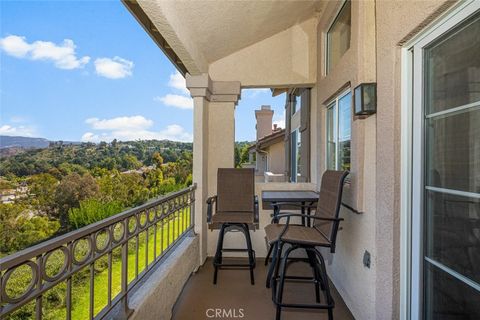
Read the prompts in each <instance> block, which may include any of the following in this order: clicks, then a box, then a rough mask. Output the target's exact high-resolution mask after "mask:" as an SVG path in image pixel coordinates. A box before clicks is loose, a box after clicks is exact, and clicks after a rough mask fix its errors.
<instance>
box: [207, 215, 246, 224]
mask: <svg viewBox="0 0 480 320" xmlns="http://www.w3.org/2000/svg"><path fill="white" fill-rule="evenodd" d="M212 223H246V224H252V223H254V221H253V213H252V212H217V213H215V214H214V215H213V216H212Z"/></svg>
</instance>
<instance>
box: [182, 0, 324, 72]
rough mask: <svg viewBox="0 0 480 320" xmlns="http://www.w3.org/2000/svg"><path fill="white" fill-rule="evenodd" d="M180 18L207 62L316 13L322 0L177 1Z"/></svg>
mask: <svg viewBox="0 0 480 320" xmlns="http://www.w3.org/2000/svg"><path fill="white" fill-rule="evenodd" d="M175 6H176V9H177V11H178V12H179V13H181V14H180V15H179V16H178V18H179V19H181V20H182V24H183V25H185V27H186V28H187V29H188V31H189V33H190V34H191V35H192V39H195V41H196V42H197V43H198V46H199V47H200V48H201V50H202V51H203V54H204V56H205V58H206V60H207V62H209V63H210V62H213V61H216V60H218V59H220V58H222V57H225V56H227V55H229V54H231V53H233V52H236V51H238V50H240V49H242V48H245V47H247V46H249V45H251V44H253V43H255V42H258V41H260V40H263V39H265V38H268V37H270V36H272V35H274V34H276V33H278V32H280V31H282V30H285V29H287V28H289V27H290V26H292V25H294V24H296V23H298V22H301V21H304V20H306V19H308V18H310V17H312V16H313V15H314V14H315V12H317V11H319V10H320V9H321V6H322V3H321V2H320V1H222V2H220V1H193V2H188V1H177V2H175Z"/></svg>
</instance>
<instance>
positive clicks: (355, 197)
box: [315, 1, 443, 319]
mask: <svg viewBox="0 0 480 320" xmlns="http://www.w3.org/2000/svg"><path fill="white" fill-rule="evenodd" d="M442 3H443V1H415V2H414V1H377V2H372V1H369V2H359V1H354V2H353V3H352V33H351V44H350V49H349V50H348V51H347V52H346V53H345V54H344V56H343V57H342V58H341V60H340V61H339V63H338V64H337V65H336V66H335V67H334V68H333V69H332V70H331V72H330V73H329V74H328V75H327V76H325V75H324V64H323V61H324V57H323V53H324V52H325V47H324V43H325V32H326V31H327V29H328V26H329V25H330V23H331V21H332V19H333V17H334V16H335V14H336V12H338V10H339V6H340V4H339V3H334V2H332V3H330V4H329V5H328V6H327V8H326V10H325V12H324V15H323V16H322V17H321V18H320V21H321V22H320V23H319V26H318V37H319V41H318V52H320V53H322V56H319V59H320V60H319V64H318V75H317V76H318V78H319V80H318V82H317V86H316V88H315V89H316V91H317V104H318V105H317V107H318V111H317V118H316V119H317V121H318V123H319V124H320V125H323V129H320V130H319V133H318V135H317V138H318V141H319V143H318V144H317V145H318V153H319V155H320V157H318V158H317V163H318V167H319V168H321V169H320V172H322V171H323V170H324V169H325V158H324V150H325V134H326V132H325V125H324V124H325V115H326V109H325V106H326V104H327V103H328V101H329V100H330V99H331V98H333V97H334V96H335V95H336V94H337V93H338V92H339V91H341V90H343V88H345V87H350V88H352V89H353V88H354V87H355V86H356V85H357V84H360V83H362V82H377V95H378V103H377V109H378V111H377V114H376V115H373V116H371V117H369V118H367V119H355V120H354V121H353V123H352V170H351V171H352V184H351V185H350V186H349V187H348V188H347V193H346V195H345V199H346V201H347V202H349V203H350V204H351V205H352V206H353V207H355V208H356V209H358V210H359V211H362V212H364V213H363V214H362V215H355V214H353V213H351V212H349V211H347V210H343V211H342V216H343V217H344V218H345V221H344V223H343V224H342V226H343V228H344V232H343V233H341V234H339V237H338V246H337V253H335V254H334V255H333V256H332V257H330V259H329V274H330V276H331V277H332V281H333V282H334V283H335V285H336V287H337V288H338V289H339V291H340V293H341V295H342V297H343V298H344V300H345V302H346V303H347V305H348V307H349V308H350V309H351V311H352V313H353V314H354V316H355V317H356V318H358V319H397V318H399V310H400V305H399V301H400V285H399V265H400V264H399V256H400V241H399V229H400V213H399V199H400V181H401V177H400V165H401V164H400V103H401V100H400V98H401V97H400V89H401V88H400V81H401V78H400V76H401V74H400V67H401V61H400V58H401V57H400V46H398V43H399V41H400V40H402V39H404V37H406V36H407V35H408V34H409V33H410V32H412V30H415V29H417V26H419V25H420V24H421V23H422V22H423V21H424V20H425V19H427V18H428V17H429V16H430V15H432V14H433V13H434V12H435V11H436V10H437V9H438V8H439V7H441V6H442ZM413 8H414V10H412V9H413ZM319 178H320V175H318V179H319ZM348 189H350V190H348ZM365 250H368V251H369V252H370V253H371V255H372V266H371V268H370V269H368V268H365V267H364V266H363V264H362V256H363V252H364V251H365Z"/></svg>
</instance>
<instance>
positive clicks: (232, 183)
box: [207, 168, 258, 285]
mask: <svg viewBox="0 0 480 320" xmlns="http://www.w3.org/2000/svg"><path fill="white" fill-rule="evenodd" d="M214 209H215V210H214ZM207 222H208V224H209V226H210V228H211V229H214V228H218V227H220V232H219V234H218V242H217V249H216V253H215V257H214V258H213V266H214V269H215V271H214V275H213V284H216V283H217V274H218V270H219V269H222V268H248V269H250V282H251V284H252V285H253V284H255V278H254V274H253V270H254V269H255V250H253V248H252V240H251V238H250V227H253V229H254V230H255V227H256V226H258V198H257V197H256V196H255V171H254V169H253V168H242V169H234V168H219V169H218V172H217V195H215V196H212V197H210V198H208V199H207ZM229 231H240V232H242V233H243V234H244V236H245V240H246V246H247V247H246V248H224V247H223V241H224V238H225V234H226V233H227V232H229ZM223 252H247V254H248V263H225V262H224V261H223Z"/></svg>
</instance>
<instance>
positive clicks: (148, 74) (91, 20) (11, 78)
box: [0, 0, 285, 142]
mask: <svg viewBox="0 0 480 320" xmlns="http://www.w3.org/2000/svg"><path fill="white" fill-rule="evenodd" d="M284 102H285V97H284V95H281V96H279V97H275V98H272V97H271V93H270V90H268V89H248V90H242V97H241V100H240V101H239V104H238V106H237V107H236V111H235V130H236V131H235V136H236V137H235V138H236V140H237V141H252V140H254V139H255V114H254V110H255V109H258V108H259V107H260V106H261V105H262V104H268V105H271V106H272V109H273V110H274V112H275V115H274V122H275V123H277V124H279V126H280V127H284V121H283V119H284V114H285V113H284ZM192 132H193V102H192V99H191V98H190V96H189V94H188V90H187V89H186V88H185V79H184V78H183V77H182V76H181V74H180V73H178V71H177V70H176V69H175V67H174V66H173V64H172V63H171V62H170V61H169V60H168V59H167V58H166V57H165V55H164V54H163V53H162V51H161V50H160V49H159V48H158V47H157V45H156V44H155V43H154V42H153V40H152V39H151V38H150V37H149V36H148V35H147V33H146V32H145V31H144V30H143V28H142V27H141V26H140V25H139V24H138V22H137V21H136V20H135V19H134V17H133V16H132V15H131V14H130V13H129V12H128V10H127V9H126V8H125V7H124V5H123V4H122V3H121V2H120V1H116V0H112V1H9V0H1V1H0V135H11V136H14V135H17V136H30V137H43V138H47V139H49V140H64V141H91V142H99V141H111V140H112V139H114V138H116V139H118V140H123V141H126V140H137V139H170V140H176V141H192V139H193V137H192Z"/></svg>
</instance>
